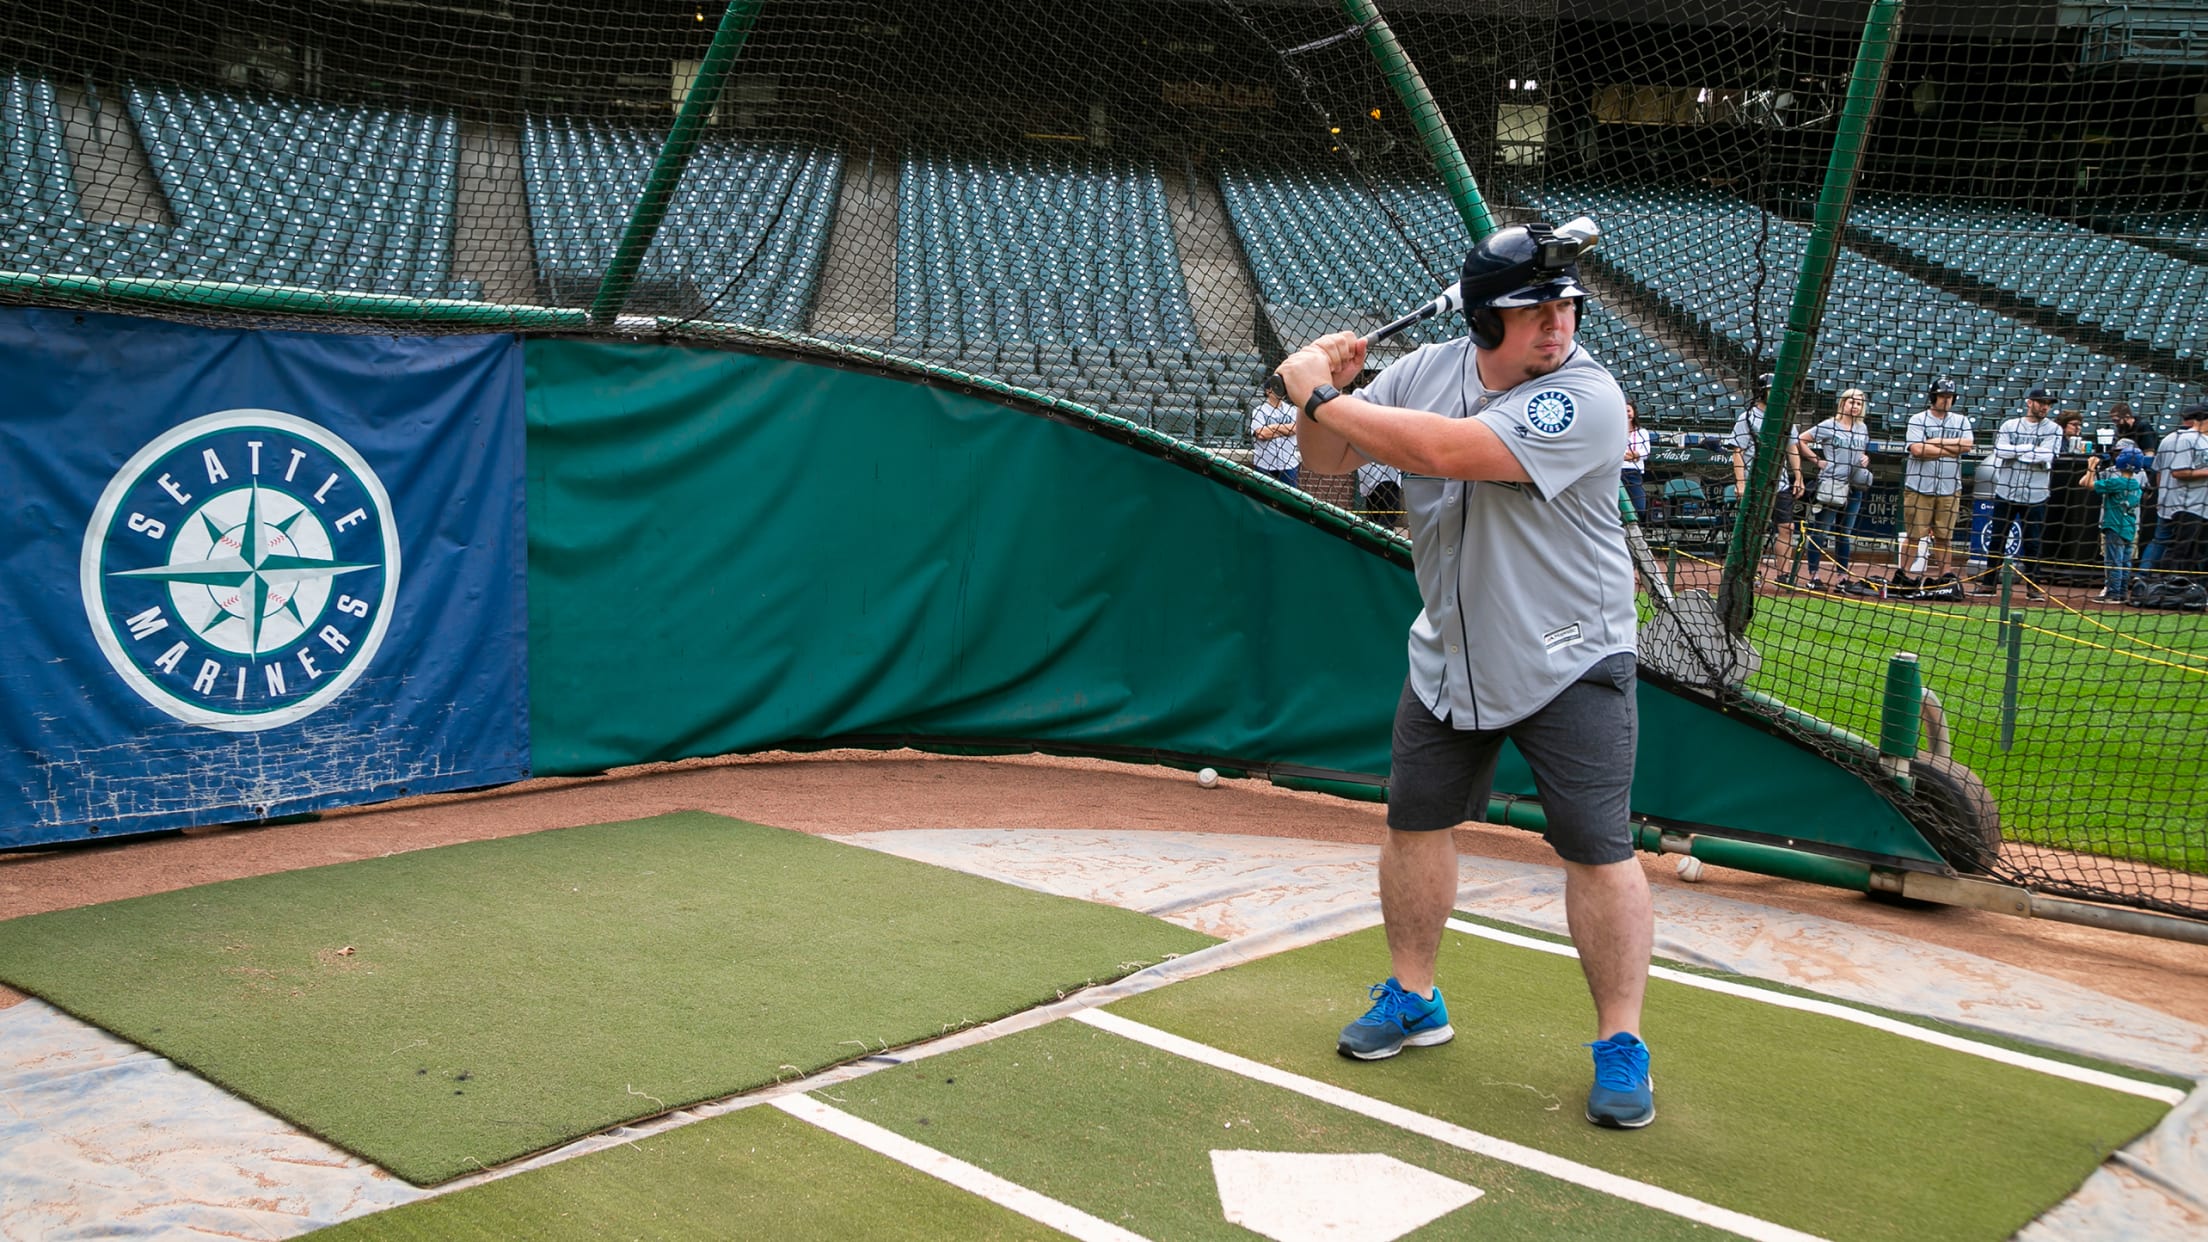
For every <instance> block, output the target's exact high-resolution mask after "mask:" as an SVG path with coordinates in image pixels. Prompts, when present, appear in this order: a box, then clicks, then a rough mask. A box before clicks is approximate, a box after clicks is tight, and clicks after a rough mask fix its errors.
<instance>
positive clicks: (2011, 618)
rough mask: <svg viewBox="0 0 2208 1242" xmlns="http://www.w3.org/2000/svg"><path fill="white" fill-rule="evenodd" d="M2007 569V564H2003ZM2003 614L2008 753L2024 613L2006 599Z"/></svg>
mask: <svg viewBox="0 0 2208 1242" xmlns="http://www.w3.org/2000/svg"><path fill="white" fill-rule="evenodd" d="M2002 568H2003V569H2007V566H2003V567H2002ZM2001 615H2002V616H2003V617H2004V618H2006V619H2007V620H2006V621H2005V622H2004V625H2005V627H2006V628H2007V630H2008V640H2009V641H2008V648H2009V650H2008V660H2007V662H2006V665H2005V667H2004V668H2003V669H2002V675H2001V752H2002V753H2003V754H2007V753H2008V752H2009V749H2010V748H2011V747H2013V746H2015V745H2016V690H2017V684H2018V682H2020V681H2021V680H2022V679H2023V668H2024V614H2023V613H2021V612H2010V611H2009V609H2008V604H2007V602H2006V601H2005V600H2004V601H2003V603H2002V606H2001Z"/></svg>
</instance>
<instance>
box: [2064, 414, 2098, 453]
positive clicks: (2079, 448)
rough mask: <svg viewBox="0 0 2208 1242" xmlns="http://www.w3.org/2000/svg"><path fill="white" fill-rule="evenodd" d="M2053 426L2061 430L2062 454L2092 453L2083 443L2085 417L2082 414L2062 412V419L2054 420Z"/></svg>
mask: <svg viewBox="0 0 2208 1242" xmlns="http://www.w3.org/2000/svg"><path fill="white" fill-rule="evenodd" d="M2055 425H2056V426H2058V427H2060V428H2062V449H2063V451H2064V452H2066V453H2090V452H2092V451H2093V450H2092V448H2091V447H2090V446H2088V445H2087V444H2086V442H2085V415H2084V414H2083V413H2082V412H2080V411H2078V410H2064V411H2063V413H2062V417H2061V418H2058V419H2056V420H2055Z"/></svg>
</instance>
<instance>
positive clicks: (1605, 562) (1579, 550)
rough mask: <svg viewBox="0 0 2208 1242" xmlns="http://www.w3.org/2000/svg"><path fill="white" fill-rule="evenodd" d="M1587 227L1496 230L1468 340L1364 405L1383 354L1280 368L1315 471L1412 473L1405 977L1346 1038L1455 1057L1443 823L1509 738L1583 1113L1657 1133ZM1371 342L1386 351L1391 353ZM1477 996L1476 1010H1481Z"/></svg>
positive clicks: (1343, 341) (1367, 1052)
mask: <svg viewBox="0 0 2208 1242" xmlns="http://www.w3.org/2000/svg"><path fill="white" fill-rule="evenodd" d="M1596 236H1597V232H1596V229H1595V226H1594V224H1593V222H1592V221H1589V220H1586V219H1584V218H1583V219H1580V220H1574V221H1572V222H1570V223H1568V224H1566V225H1563V226H1561V227H1551V226H1549V225H1547V224H1532V225H1524V226H1518V227H1513V228H1507V229H1503V230H1501V231H1500V232H1497V233H1495V234H1494V235H1492V236H1490V237H1488V238H1487V239H1486V240H1484V241H1482V242H1480V243H1479V245H1478V246H1477V247H1476V248H1475V249H1474V250H1473V251H1472V253H1471V255H1470V256H1469V257H1467V258H1466V259H1465V262H1464V272H1463V280H1462V281H1461V282H1460V284H1459V286H1458V290H1459V293H1460V294H1461V297H1462V304H1463V307H1464V310H1465V316H1466V318H1467V320H1468V321H1469V328H1470V331H1469V333H1468V335H1466V336H1464V337H1460V338H1457V339H1455V340H1452V341H1449V342H1447V343H1446V344H1442V345H1429V346H1425V347H1422V348H1420V349H1418V350H1417V351H1415V352H1413V353H1411V354H1410V355H1408V356H1407V357H1405V358H1403V359H1402V360H1401V361H1399V362H1396V363H1395V364H1394V365H1392V366H1390V367H1388V368H1387V369H1386V370H1385V371H1382V372H1381V373H1380V375H1379V377H1378V378H1376V379H1375V380H1374V381H1373V383H1372V384H1371V385H1370V386H1369V387H1368V388H1366V389H1365V390H1363V391H1362V392H1360V393H1358V394H1356V395H1354V396H1345V395H1343V394H1342V393H1341V392H1339V391H1338V390H1337V388H1336V385H1339V384H1347V383H1349V382H1351V380H1352V379H1353V378H1354V377H1355V376H1356V375H1357V374H1358V372H1359V370H1360V369H1361V368H1362V367H1363V365H1364V362H1365V346H1366V345H1367V344H1368V341H1367V340H1365V339H1361V338H1359V337H1357V336H1355V335H1353V334H1350V333H1346V332H1344V333H1337V334H1335V335H1332V336H1328V337H1323V338H1321V339H1320V340H1317V341H1314V342H1312V343H1311V344H1310V345H1307V346H1305V347H1304V348H1302V349H1300V350H1298V351H1297V352H1296V353H1294V354H1292V355H1290V356H1289V358H1288V359H1287V360H1286V361H1285V362H1283V363H1282V364H1281V367H1280V375H1281V377H1282V379H1283V380H1284V381H1285V382H1286V384H1287V387H1288V394H1289V398H1290V400H1291V401H1293V402H1294V403H1295V404H1296V405H1297V406H1298V407H1299V408H1300V409H1301V411H1302V414H1301V416H1300V417H1299V418H1298V420H1297V428H1296V429H1297V436H1298V438H1299V440H1300V443H1301V444H1302V447H1303V456H1304V464H1305V466H1306V468H1308V469H1314V470H1319V471H1325V472H1328V473H1336V474H1339V473H1346V472H1348V471H1349V470H1352V469H1354V468H1355V467H1356V466H1357V465H1358V464H1359V463H1360V462H1364V461H1375V462H1382V463H1385V464H1387V465H1390V466H1394V467H1397V468H1398V469H1400V470H1401V471H1402V472H1403V504H1404V508H1405V510H1406V511H1407V514H1408V518H1409V524H1410V535H1411V546H1412V560H1413V565H1414V568H1415V571H1416V576H1417V578H1418V589H1419V596H1420V599H1421V601H1422V603H1423V607H1422V609H1421V610H1420V612H1419V614H1418V618H1417V620H1416V621H1415V622H1413V623H1412V625H1411V631H1410V676H1409V678H1408V679H1407V680H1406V682H1405V684H1404V687H1403V694H1402V698H1401V701H1400V702H1399V703H1398V704H1397V707H1396V717H1395V738H1394V747H1393V772H1392V775H1391V777H1390V779H1389V786H1388V835H1387V840H1386V842H1385V844H1384V845H1383V847H1382V849H1381V853H1380V901H1381V907H1382V911H1383V914H1384V917H1385V919H1386V922H1387V939H1388V955H1389V958H1390V961H1391V964H1392V966H1393V968H1394V974H1393V977H1391V978H1389V979H1388V980H1387V981H1386V982H1384V983H1379V984H1375V985H1374V986H1373V987H1372V990H1371V991H1372V998H1373V1002H1374V1003H1373V1005H1372V1008H1371V1010H1370V1012H1368V1013H1366V1014H1365V1015H1364V1016H1363V1017H1361V1018H1359V1019H1358V1020H1357V1021H1355V1022H1352V1023H1350V1024H1349V1025H1348V1026H1347V1027H1345V1028H1344V1029H1343V1030H1342V1033H1341V1037H1340V1042H1339V1043H1338V1045H1337V1047H1338V1049H1339V1051H1340V1052H1341V1053H1342V1054H1343V1055H1345V1056H1350V1057H1356V1058H1359V1059H1361V1060H1377V1059H1379V1058H1382V1057H1391V1056H1394V1055H1395V1054H1396V1053H1398V1052H1400V1051H1401V1050H1402V1049H1403V1048H1405V1047H1414V1048H1417V1047H1429V1046H1433V1045H1437V1044H1444V1043H1447V1042H1448V1041H1449V1040H1450V1039H1451V1038H1452V1037H1453V1036H1454V1035H1455V1029H1454V1028H1453V1027H1451V1026H1450V1024H1449V1013H1448V1008H1447V1006H1446V1005H1445V1004H1444V1002H1443V1000H1442V995H1441V991H1440V989H1439V988H1438V987H1436V986H1435V981H1434V972H1435V963H1436V957H1437V955H1438V951H1439V948H1440V944H1441V933H1442V929H1443V925H1444V923H1445V922H1446V921H1447V920H1448V918H1449V914H1450V911H1451V909H1452V908H1453V907H1454V905H1455V901H1456V893H1457V855H1456V846H1455V842H1454V840H1453V839H1452V834H1451V833H1450V831H1449V830H1450V829H1452V828H1454V827H1455V826H1456V825H1458V824H1461V823H1464V822H1466V821H1468V820H1479V819H1484V818H1486V816H1487V810H1488V798H1489V795H1490V791H1491V787H1492V785H1493V782H1494V777H1495V765H1496V757H1497V754H1498V752H1499V751H1500V750H1501V748H1502V744H1503V742H1504V741H1505V740H1506V739H1507V740H1510V741H1512V742H1515V743H1516V744H1517V748H1518V751H1519V753H1520V754H1521V755H1523V756H1524V757H1525V760H1526V763H1527V765H1528V766H1529V767H1530V768H1531V769H1532V772H1533V779H1534V783H1535V786H1536V787H1537V788H1538V789H1539V791H1540V796H1541V806H1542V810H1543V811H1544V813H1545V814H1546V817H1547V820H1548V827H1547V830H1546V835H1547V837H1548V840H1549V844H1550V845H1551V847H1552V848H1554V849H1555V850H1556V852H1557V854H1558V856H1559V857H1560V858H1562V860H1563V863H1564V874H1565V887H1564V903H1565V915H1566V918H1567V920H1568V922H1569V925H1570V928H1571V933H1572V942H1573V943H1574V944H1575V945H1576V946H1577V947H1578V949H1579V956H1580V964H1581V968H1582V970H1583V972H1584V973H1585V975H1586V979H1587V986H1588V989H1589V991H1590V992H1591V993H1592V994H1593V996H1594V1003H1595V1042H1594V1043H1592V1044H1590V1045H1589V1047H1590V1048H1592V1049H1593V1051H1594V1063H1595V1070H1594V1086H1593V1088H1592V1089H1591V1090H1590V1091H1589V1093H1588V1096H1587V1119H1588V1120H1589V1121H1592V1122H1594V1123H1596V1124H1598V1125H1603V1126H1611V1127H1617V1128H1626V1129H1632V1128H1638V1127H1640V1126H1645V1125H1647V1124H1648V1123H1649V1122H1650V1121H1652V1120H1654V1119H1655V1116H1656V1107H1655V1102H1654V1100H1653V1098H1652V1096H1651V1094H1650V1089H1649V1069H1648V1063H1649V1054H1648V1047H1647V1045H1646V1044H1644V1043H1642V1042H1641V1039H1640V1026H1641V999H1642V994H1643V992H1644V991H1645V990H1646V987H1647V981H1648V959H1649V951H1650V943H1651V940H1652V939H1653V934H1654V928H1653V922H1652V919H1651V917H1650V910H1649V897H1648V883H1647V879H1646V877H1645V876H1644V875H1643V874H1642V872H1641V868H1640V864H1639V863H1638V862H1636V861H1635V860H1634V852H1633V840H1632V835H1631V829H1630V826H1629V824H1628V822H1627V795H1628V793H1629V791H1630V789H1631V786H1632V779H1633V758H1634V749H1635V743H1636V740H1637V729H1638V717H1637V715H1636V713H1635V709H1634V611H1633V569H1632V562H1631V560H1630V558H1629V556H1628V554H1627V550H1626V544H1625V537H1624V534H1623V531H1622V527H1621V523H1620V520H1619V513H1618V480H1617V461H1616V457H1617V446H1618V445H1619V444H1620V443H1622V442H1623V441H1624V439H1625V397H1624V394H1623V393H1622V392H1620V391H1619V388H1618V384H1617V381H1616V380H1614V379H1613V378H1611V375H1610V373H1609V371H1607V370H1605V369H1604V368H1603V366H1602V364H1601V363H1599V362H1597V361H1596V360H1595V359H1594V357H1593V356H1592V355H1590V354H1589V353H1588V352H1587V351H1586V350H1585V349H1583V348H1581V347H1580V346H1579V345H1578V344H1577V343H1576V342H1575V341H1574V340H1573V335H1574V333H1575V331H1576V330H1577V328H1578V324H1579V308H1580V304H1581V303H1582V302H1583V301H1584V300H1585V299H1586V298H1587V297H1588V293H1587V291H1586V290H1585V289H1584V288H1582V287H1581V286H1580V284H1579V273H1578V267H1577V259H1578V255H1579V252H1580V251H1581V250H1583V249H1585V248H1586V247H1588V246H1590V245H1592V244H1593V243H1594V240H1595V238H1596ZM1378 335H1379V334H1377V333H1376V334H1375V336H1376V337H1377V336H1378ZM1475 1003H1476V1002H1475Z"/></svg>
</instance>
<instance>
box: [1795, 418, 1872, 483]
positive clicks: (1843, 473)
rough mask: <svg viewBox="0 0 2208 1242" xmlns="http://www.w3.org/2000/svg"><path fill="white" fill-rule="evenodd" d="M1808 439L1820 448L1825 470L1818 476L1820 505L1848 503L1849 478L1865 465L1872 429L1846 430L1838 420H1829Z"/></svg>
mask: <svg viewBox="0 0 2208 1242" xmlns="http://www.w3.org/2000/svg"><path fill="white" fill-rule="evenodd" d="M1809 437H1810V442H1811V443H1812V444H1815V445H1816V446H1817V459H1818V460H1819V461H1822V462H1824V463H1825V465H1824V469H1822V470H1819V471H1818V472H1817V502H1818V503H1819V504H1827V505H1844V504H1846V503H1848V491H1849V486H1848V484H1849V478H1850V476H1852V475H1853V474H1854V472H1855V468H1856V467H1857V466H1860V465H1862V464H1863V453H1864V451H1865V450H1867V449H1869V448H1870V447H1871V432H1870V429H1869V428H1867V427H1865V426H1863V424H1861V423H1857V424H1856V425H1855V426H1853V427H1844V426H1841V424H1840V420H1839V419H1838V418H1828V419H1826V420H1825V421H1823V422H1821V423H1819V424H1817V425H1816V426H1814V427H1812V428H1810V429H1809ZM1805 468H1806V467H1805Z"/></svg>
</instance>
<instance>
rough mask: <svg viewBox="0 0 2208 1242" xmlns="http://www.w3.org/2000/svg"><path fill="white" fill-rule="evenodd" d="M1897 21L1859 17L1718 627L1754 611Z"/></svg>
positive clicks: (1733, 628) (1891, 16)
mask: <svg viewBox="0 0 2208 1242" xmlns="http://www.w3.org/2000/svg"><path fill="white" fill-rule="evenodd" d="M1900 25H1901V0H1873V2H1872V4H1871V13H1870V16H1869V17H1868V18H1867V19H1865V21H1864V23H1863V41H1862V42H1861V43H1860V44H1859V45H1857V47H1856V55H1855V68H1854V70H1853V71H1852V72H1851V73H1850V74H1849V77H1848V99H1847V104H1846V106H1845V107H1844V108H1842V110H1841V113H1840V126H1839V132H1838V133H1836V134H1835V135H1834V136H1833V140H1832V158H1831V159H1830V161H1828V162H1827V163H1826V165H1825V184H1824V188H1823V190H1822V191H1821V192H1820V193H1819V194H1818V196H1817V219H1816V222H1815V223H1814V224H1813V225H1812V226H1811V228H1810V233H1809V247H1808V249H1807V250H1806V251H1805V252H1804V253H1803V255H1802V269H1801V275H1800V277H1799V279H1798V280H1797V281H1796V283H1795V286H1794V302H1793V305H1792V306H1790V307H1789V308H1788V310H1787V316H1786V332H1785V334H1784V335H1783V336H1782V337H1781V338H1780V340H1779V358H1778V362H1777V363H1776V364H1775V365H1774V366H1773V368H1772V377H1771V395H1770V398H1769V401H1768V402H1767V404H1766V407H1765V411H1764V416H1763V431H1762V433H1761V434H1760V435H1759V436H1758V437H1757V441H1756V463H1755V469H1754V470H1752V471H1751V472H1750V475H1749V479H1748V494H1747V495H1745V496H1743V497H1741V504H1740V509H1739V511H1738V512H1737V514H1736V516H1735V517H1734V519H1733V538H1732V545H1731V547H1730V548H1728V549H1727V550H1726V553H1725V569H1724V575H1723V577H1722V579H1721V580H1720V585H1719V587H1718V610H1719V612H1720V613H1721V614H1722V615H1723V617H1724V618H1725V628H1726V629H1727V630H1729V631H1730V632H1732V633H1734V634H1744V633H1746V632H1747V630H1748V622H1749V620H1750V619H1751V618H1752V617H1754V616H1755V611H1756V562H1757V561H1759V560H1761V559H1762V555H1763V528H1764V526H1765V524H1766V523H1768V522H1769V520H1770V517H1771V507H1772V504H1773V503H1774V502H1775V501H1776V500H1777V494H1776V493H1777V490H1778V489H1777V484H1778V477H1779V475H1778V470H1779V460H1780V455H1781V453H1782V451H1783V445H1784V441H1785V438H1786V427H1787V413H1788V408H1789V407H1790V406H1791V405H1792V404H1793V401H1792V398H1793V394H1794V391H1795V389H1796V388H1797V387H1799V386H1800V383H1801V380H1802V376H1803V374H1804V373H1805V372H1807V370H1808V369H1809V358H1810V353H1811V351H1812V349H1813V348H1814V347H1815V345H1816V340H1817V323H1818V321H1819V320H1820V319H1821V318H1822V317H1823V316H1824V311H1825V295H1826V293H1827V292H1828V291H1829V290H1830V288H1831V286H1832V265H1833V262H1834V261H1835V260H1836V259H1837V258H1839V255H1840V233H1841V230H1842V229H1843V228H1844V227H1846V225H1847V220H1848V204H1849V201H1850V200H1851V199H1852V198H1853V197H1854V195H1855V180H1856V175H1857V173H1858V172H1859V171H1860V170H1861V168H1862V166H1863V147H1864V141H1865V138H1866V137H1867V136H1868V135H1869V133H1870V128H1871V119H1872V118H1873V117H1874V116H1876V115H1877V113H1878V100H1879V96H1880V95H1882V94H1883V93H1884V92H1885V87H1886V74H1887V71H1888V69H1889V68H1890V67H1891V66H1892V64H1893V59H1894V42H1895V35H1896V32H1897V31H1898V30H1899V28H1900Z"/></svg>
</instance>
